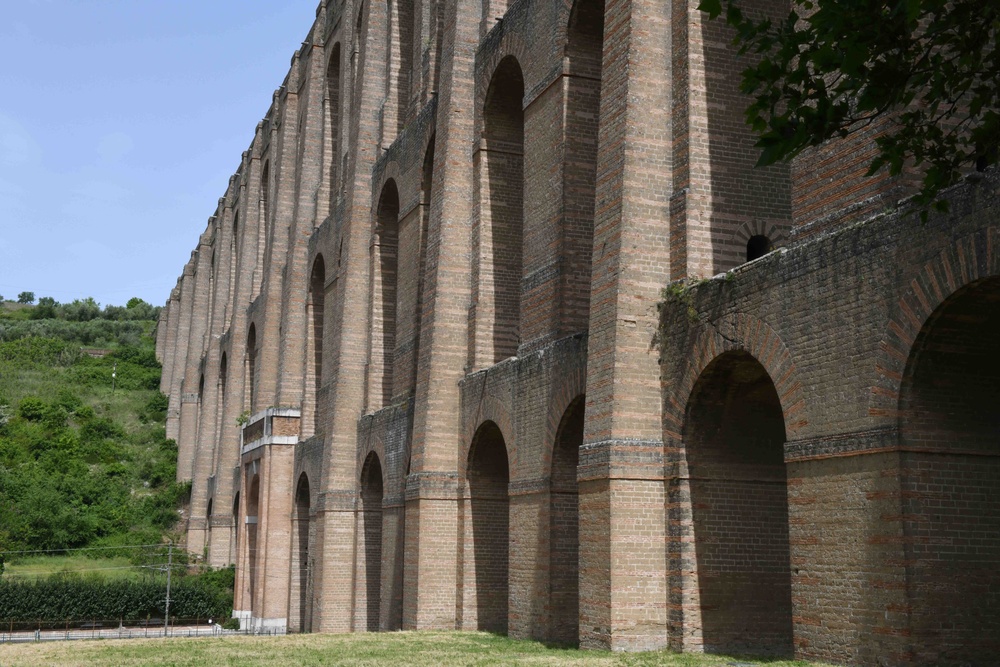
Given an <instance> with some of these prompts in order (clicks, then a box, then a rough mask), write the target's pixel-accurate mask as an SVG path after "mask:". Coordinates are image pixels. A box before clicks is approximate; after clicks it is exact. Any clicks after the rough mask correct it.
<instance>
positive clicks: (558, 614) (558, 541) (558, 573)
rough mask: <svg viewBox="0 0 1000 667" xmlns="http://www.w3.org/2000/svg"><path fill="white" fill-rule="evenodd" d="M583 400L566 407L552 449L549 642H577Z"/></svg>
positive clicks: (573, 643)
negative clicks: (579, 485) (578, 485)
mask: <svg viewBox="0 0 1000 667" xmlns="http://www.w3.org/2000/svg"><path fill="white" fill-rule="evenodd" d="M585 406H586V401H585V399H584V397H583V396H582V395H581V396H577V397H576V398H575V399H573V402H572V403H570V404H569V407H567V408H566V412H564V413H563V416H562V420H561V421H560V422H559V430H558V432H557V433H556V441H555V444H554V446H553V448H552V475H551V488H550V489H549V535H550V540H551V542H550V546H549V607H550V610H551V611H550V616H549V617H550V619H551V620H550V628H549V639H550V640H551V641H553V642H556V643H559V644H569V645H575V644H577V643H578V642H579V641H580V569H579V568H580V563H579V558H580V501H579V491H578V487H577V481H576V468H577V464H578V463H579V460H580V447H581V446H582V445H583V417H584V407H585Z"/></svg>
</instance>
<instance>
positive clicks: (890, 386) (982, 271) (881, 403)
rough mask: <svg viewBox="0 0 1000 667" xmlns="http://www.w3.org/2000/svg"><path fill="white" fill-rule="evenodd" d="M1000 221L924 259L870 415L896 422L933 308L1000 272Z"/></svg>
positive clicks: (900, 305)
mask: <svg viewBox="0 0 1000 667" xmlns="http://www.w3.org/2000/svg"><path fill="white" fill-rule="evenodd" d="M998 249H1000V226H990V227H986V228H984V229H981V230H979V231H977V232H975V233H973V234H969V235H966V236H963V237H961V238H959V239H957V240H955V241H954V242H953V243H952V244H950V245H948V246H947V247H945V248H944V249H942V250H941V251H940V252H939V253H938V254H937V255H935V256H934V257H932V258H930V259H929V260H928V261H926V262H925V263H924V265H923V266H922V267H921V269H920V270H919V271H917V272H916V274H915V275H913V276H912V277H911V278H910V279H909V280H907V281H904V282H903V283H901V287H902V289H901V290H900V296H899V298H898V299H897V301H896V305H895V308H894V311H893V314H892V315H891V316H890V318H889V321H888V323H887V324H886V327H885V333H884V334H883V335H882V340H881V341H880V343H879V351H878V355H877V356H876V359H875V379H874V382H873V384H872V387H871V389H870V392H869V401H868V414H869V416H870V417H872V418H873V419H874V420H875V421H876V422H881V424H882V425H884V426H891V427H894V426H896V421H897V419H898V417H899V413H898V404H899V396H900V385H901V384H902V380H903V375H904V372H905V370H906V364H907V362H908V360H909V357H910V352H911V350H912V349H913V346H914V343H915V342H916V340H917V336H918V335H919V334H920V332H921V330H922V329H923V327H924V325H925V323H926V322H927V321H928V319H929V318H930V317H931V315H932V313H934V311H935V310H936V309H937V308H938V306H940V305H941V304H942V303H943V302H944V301H945V299H947V298H948V297H950V296H952V295H953V294H955V293H956V292H958V290H959V289H961V288H962V287H963V286H966V285H969V284H971V283H973V282H975V281H977V280H980V279H983V278H989V277H991V276H996V275H1000V251H998Z"/></svg>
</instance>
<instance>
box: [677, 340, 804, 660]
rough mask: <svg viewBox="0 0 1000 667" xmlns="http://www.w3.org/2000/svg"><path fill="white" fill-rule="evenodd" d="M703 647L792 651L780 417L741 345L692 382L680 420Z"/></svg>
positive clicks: (765, 378)
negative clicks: (690, 511)
mask: <svg viewBox="0 0 1000 667" xmlns="http://www.w3.org/2000/svg"><path fill="white" fill-rule="evenodd" d="M682 437H683V443H684V450H685V454H686V457H687V461H688V469H689V474H690V480H691V481H690V489H691V507H692V519H693V532H694V541H695V549H694V550H695V556H696V561H697V573H698V590H699V597H700V604H701V632H702V642H703V646H704V650H705V651H706V652H712V653H716V652H718V653H737V654H752V655H761V656H791V655H792V654H793V644H792V639H793V630H792V603H791V571H790V547H789V537H788V535H789V530H788V494H787V481H786V472H785V463H784V444H785V438H786V433H785V419H784V415H783V412H782V407H781V402H780V400H779V398H778V393H777V391H776V389H775V385H774V381H773V380H772V379H771V377H770V375H768V373H767V371H766V370H765V368H764V367H763V366H762V365H761V364H760V362H759V361H758V360H757V359H756V358H755V357H753V356H752V355H750V354H749V353H748V352H746V351H744V350H730V351H728V352H724V353H722V354H720V355H719V356H718V357H716V358H715V359H713V360H712V361H711V362H710V363H709V364H708V365H707V366H706V367H705V368H704V370H703V371H702V372H701V374H700V375H699V376H698V378H697V380H696V381H695V384H694V387H693V389H692V392H691V397H690V399H689V401H688V407H687V412H686V419H685V423H684V428H683V435H682Z"/></svg>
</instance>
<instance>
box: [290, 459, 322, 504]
mask: <svg viewBox="0 0 1000 667" xmlns="http://www.w3.org/2000/svg"><path fill="white" fill-rule="evenodd" d="M303 477H305V478H306V484H308V485H309V513H310V514H312V513H314V512H315V511H316V499H317V497H318V494H319V489H317V488H316V486H317V485H316V484H315V483H313V475H311V474H310V472H309V471H308V470H305V469H298V470H296V471H295V486H294V487H293V488H292V501H293V502H297V501H298V497H299V484H301V483H302V478H303Z"/></svg>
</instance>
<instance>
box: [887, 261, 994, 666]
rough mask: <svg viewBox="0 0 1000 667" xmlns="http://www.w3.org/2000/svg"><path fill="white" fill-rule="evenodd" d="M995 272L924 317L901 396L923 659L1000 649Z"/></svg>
mask: <svg viewBox="0 0 1000 667" xmlns="http://www.w3.org/2000/svg"><path fill="white" fill-rule="evenodd" d="M998 331H1000V278H996V277H994V278H989V279H985V280H981V281H978V282H975V283H972V284H971V285H968V286H966V287H964V288H962V289H960V290H959V291H958V292H956V293H955V294H954V295H953V296H951V297H950V298H948V299H947V300H945V302H944V303H942V304H941V305H940V306H939V307H938V308H937V309H935V310H934V312H933V313H932V314H931V316H930V317H929V318H928V319H927V321H926V322H925V323H924V325H923V328H922V329H921V331H920V334H919V335H918V336H917V338H916V341H915V342H914V345H913V349H912V350H911V352H910V356H909V360H908V361H907V364H906V371H905V372H904V374H903V383H902V387H901V391H900V402H899V412H900V418H899V438H900V445H901V448H902V450H903V451H902V453H901V456H900V463H901V466H902V479H901V484H902V489H901V492H902V498H903V510H902V512H903V517H904V525H903V532H904V535H905V536H906V537H907V539H906V540H904V542H903V544H904V548H905V556H904V559H905V561H906V562H907V563H910V566H909V567H908V568H907V577H908V582H907V584H908V586H907V590H908V592H909V595H910V600H909V603H910V608H911V610H912V611H911V616H910V618H911V624H912V625H911V628H910V636H911V638H912V642H913V647H914V650H915V652H916V659H915V662H916V663H920V664H940V665H944V664H993V663H995V662H996V660H997V655H1000V639H998V637H1000V356H998V355H997V332H998Z"/></svg>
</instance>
